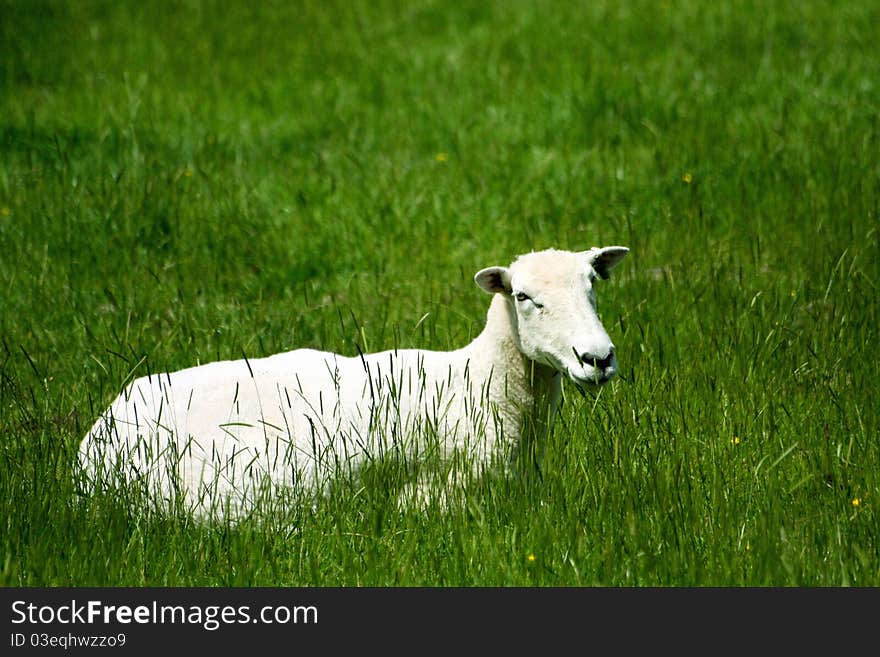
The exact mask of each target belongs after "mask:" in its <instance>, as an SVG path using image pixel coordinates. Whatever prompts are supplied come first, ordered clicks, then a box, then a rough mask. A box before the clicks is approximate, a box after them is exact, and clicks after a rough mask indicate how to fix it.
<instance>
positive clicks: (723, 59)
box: [0, 0, 880, 586]
mask: <svg viewBox="0 0 880 657" xmlns="http://www.w3.org/2000/svg"><path fill="white" fill-rule="evenodd" d="M878 42H880V6H878V5H877V4H876V3H869V2H830V1H828V2H820V1H805V2H797V3H781V2H759V1H757V0H754V1H748V0H737V1H731V2H719V3H705V2H698V1H697V0H669V1H666V2H647V1H634V2H610V1H607V2H606V1H604V0H600V1H597V2H589V3H577V2H501V1H498V2H454V3H452V2H450V3H443V2H431V1H420V2H410V3H394V2H359V3H349V2H338V3H337V2H324V1H322V2H302V3H285V2H249V3H245V2H241V3H231V2H229V3H227V2H208V1H205V2H199V1H198V0H192V1H189V2H180V3H172V2H149V3H135V2H118V1H114V2H109V1H107V2H78V3H63V2H47V1H31V0H21V1H19V0H0V311H2V312H0V331H2V342H0V500H2V502H0V504H2V513H0V520H2V525H0V584H3V585H5V586H19V585H28V586H58V585H133V586H140V585H158V586H165V585H180V586H189V585H196V586H202V585H219V586H239V585H260V586H265V585H272V586H299V585H403V586H408V585H432V586H433V585H465V586H470V585H503V586H505V585H539V586H545V585H565V586H567V585H611V586H630V585H636V586H643V585H661V586H679V585H687V586H715V585H721V586H741V585H751V586H766V585H778V586H819V585H822V586H825V585H827V586H840V585H855V586H878V585H880V440H878V438H880V395H878V379H877V377H878V364H880V347H878V343H880V328H878V326H880V304H878V286H880V231H878V228H880V213H878V206H880V163H878V162H880V158H878V155H880V54H878V51H877V49H876V44H877V43H878ZM606 244H624V245H627V246H629V247H630V248H631V249H632V253H631V254H630V257H629V258H627V259H626V260H625V261H624V262H623V263H622V264H621V266H620V267H619V268H618V269H617V270H615V275H614V276H613V277H612V280H611V281H609V282H607V283H604V284H603V286H602V289H601V290H600V291H599V304H600V311H601V313H602V317H603V321H604V324H605V326H606V328H607V329H608V331H609V333H610V334H611V336H612V339H613V340H614V341H615V343H616V345H617V347H618V350H619V359H620V368H621V374H620V376H619V377H618V378H617V380H615V381H614V382H613V384H611V385H609V386H607V387H605V388H603V389H602V390H601V392H600V393H595V394H588V395H587V396H586V397H582V396H581V395H578V394H574V391H573V390H572V389H571V388H567V390H566V392H567V393H568V394H567V395H566V398H565V402H564V405H563V406H562V409H561V412H560V415H559V417H558V418H557V423H556V427H555V431H554V433H553V435H552V436H551V439H550V444H549V447H548V450H547V457H546V461H545V463H544V464H543V468H542V475H543V476H542V478H540V479H536V478H530V479H528V480H519V479H516V478H492V479H487V480H486V481H484V482H481V483H479V484H477V485H475V486H473V487H472V488H471V489H469V491H468V497H469V501H468V504H467V505H466V506H465V507H463V508H453V509H451V510H450V511H449V512H448V513H445V514H442V513H425V512H419V511H407V512H401V511H398V509H397V508H396V506H395V504H394V501H393V497H391V496H389V495H388V494H387V493H386V491H385V489H384V488H383V486H382V473H381V472H378V473H367V475H368V476H366V477H365V485H364V486H363V487H362V488H357V487H352V488H349V489H344V490H342V491H341V492H339V493H338V494H335V495H333V496H331V497H329V498H327V499H324V500H322V501H321V502H320V503H319V504H318V505H317V507H316V508H315V509H312V508H310V507H309V508H302V509H291V510H289V515H290V516H292V517H293V518H294V520H295V530H291V526H290V524H289V523H288V522H287V521H285V522H284V523H275V522H266V523H264V524H259V523H256V522H246V523H244V524H242V525H240V526H236V527H231V526H228V525H214V526H205V525H199V524H197V523H194V522H193V521H192V520H191V519H188V518H187V517H186V516H180V517H170V518H169V517H166V518H159V517H155V516H153V515H150V514H145V513H140V512H139V511H138V509H137V508H134V509H132V508H130V507H129V506H128V505H126V504H124V503H123V502H122V501H120V500H114V499H113V497H112V496H105V497H96V498H94V499H86V500H82V501H81V502H77V497H76V495H75V494H74V492H75V489H74V484H73V474H72V473H73V464H74V462H75V452H76V448H77V445H78V443H79V441H80V440H81V438H82V436H83V435H84V434H85V432H86V431H87V429H88V428H89V426H90V425H91V423H92V421H93V420H94V418H95V416H96V414H97V413H98V412H99V411H100V410H102V409H103V408H104V406H105V405H106V404H107V403H108V402H109V401H110V400H111V399H112V397H113V396H114V395H115V393H116V392H117V391H118V390H119V388H120V386H121V385H122V383H123V382H124V381H125V380H127V378H128V377H129V376H131V375H132V374H137V375H140V374H146V373H147V372H148V371H151V372H156V371H166V370H173V369H177V368H181V367H185V366H189V365H193V364H195V363H197V362H203V363H204V362H207V361H211V360H215V359H227V358H239V357H241V355H242V354H246V355H248V356H249V357H256V356H263V355H268V354H271V353H274V352H278V351H283V350H288V349H292V348H294V347H300V346H307V347H314V348H319V349H325V350H332V351H337V352H340V353H344V354H346V355H354V354H356V350H357V346H360V347H362V348H366V349H368V350H374V351H375V350H379V349H385V348H391V347H413V346H418V347H425V348H433V349H449V348H455V347H459V346H462V345H464V344H465V343H466V342H468V341H469V340H470V339H471V338H473V337H474V336H475V335H476V334H477V333H478V331H479V330H480V329H481V328H482V325H483V322H484V318H485V311H486V308H487V306H488V300H489V298H488V297H487V296H486V295H485V294H483V293H482V292H481V291H480V290H479V289H478V288H477V287H476V286H475V285H474V283H473V280H472V276H473V274H474V272H476V271H477V270H478V269H480V268H482V267H486V266H489V265H495V264H502V265H505V264H508V263H509V262H510V261H511V260H512V258H513V257H514V256H515V255H517V254H519V253H523V252H527V251H530V250H533V249H540V248H546V247H550V246H555V247H559V248H565V249H572V250H580V249H586V248H589V247H590V246H593V245H606ZM373 475H375V476H373ZM287 520H289V518H288V519H287Z"/></svg>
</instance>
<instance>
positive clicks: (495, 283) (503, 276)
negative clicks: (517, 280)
mask: <svg viewBox="0 0 880 657" xmlns="http://www.w3.org/2000/svg"><path fill="white" fill-rule="evenodd" d="M474 281H475V282H476V283H477V285H479V286H480V287H481V288H483V290H484V291H486V292H488V293H489V294H496V293H499V292H503V293H504V294H510V292H511V287H510V272H509V271H507V268H506V267H486V269H481V270H480V271H478V272H477V273H476V275H475V276H474Z"/></svg>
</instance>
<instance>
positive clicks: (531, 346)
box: [79, 247, 626, 517]
mask: <svg viewBox="0 0 880 657" xmlns="http://www.w3.org/2000/svg"><path fill="white" fill-rule="evenodd" d="M625 253H626V249H625V248H623V247H606V248H605V249H595V248H594V249H592V250H590V251H586V252H581V253H571V252H566V251H555V250H548V251H542V252H537V253H530V254H527V255H525V256H521V257H520V258H518V259H517V260H516V261H515V262H514V263H513V265H511V266H510V267H509V268H503V267H492V268H488V269H485V270H482V271H481V272H479V273H478V274H477V275H476V277H475V278H476V281H477V283H478V284H479V285H480V286H481V287H483V289H484V290H486V291H488V292H492V293H494V297H493V299H492V303H491V304H490V306H489V311H488V315H487V320H486V326H485V328H484V330H483V331H482V332H481V333H480V335H479V336H477V338H476V339H475V340H474V341H473V342H471V343H470V344H469V345H467V346H465V347H463V348H461V349H458V350H455V351H449V352H440V351H427V350H419V349H402V350H392V351H383V352H379V353H373V354H366V355H363V356H360V355H358V356H354V357H344V356H340V355H338V354H334V353H328V352H322V351H316V350H312V349H297V350H295V351H288V352H285V353H280V354H276V355H273V356H269V357H266V358H259V359H253V360H244V359H241V360H234V361H221V362H214V363H209V364H205V365H200V366H197V367H192V368H189V369H184V370H180V371H177V372H173V373H163V374H157V375H152V376H149V377H142V378H139V379H136V380H135V381H133V382H132V383H131V384H130V385H128V386H127V387H126V388H125V390H124V391H123V393H122V394H120V395H119V396H118V397H117V398H116V399H115V400H114V401H113V402H112V404H111V405H110V407H109V408H108V409H107V410H106V411H105V412H104V413H103V414H102V415H101V416H100V417H99V418H98V420H97V421H96V422H95V424H94V426H93V427H92V429H91V430H90V431H89V433H88V434H87V435H86V437H85V438H84V440H83V442H82V444H81V446H80V451H79V456H80V463H81V465H82V467H83V470H84V472H85V474H86V480H87V482H89V483H90V484H95V483H97V482H99V481H103V482H104V483H105V484H118V483H135V482H137V483H140V484H143V486H144V489H145V490H146V492H147V493H148V494H149V495H150V496H152V497H153V498H154V499H156V500H158V501H162V502H167V501H174V500H177V501H182V502H183V503H184V504H186V505H187V506H188V507H189V508H190V509H191V510H192V511H193V512H195V513H197V514H199V515H209V516H213V517H221V516H223V515H230V516H235V515H238V514H239V513H243V512H246V511H247V510H248V509H249V508H251V506H252V504H253V501H254V499H255V496H256V494H257V491H258V490H266V488H265V487H266V486H267V485H268V487H269V489H270V490H271V489H273V488H274V489H278V488H294V487H295V488H298V489H299V490H304V491H314V492H319V491H322V490H326V487H327V485H328V484H330V483H331V482H332V481H333V480H334V479H335V478H336V477H338V476H340V475H350V474H355V473H356V472H357V471H358V470H359V469H360V468H361V466H363V465H364V464H365V463H366V462H368V461H371V460H373V459H379V458H383V457H385V456H387V455H389V454H393V455H394V456H399V457H404V458H407V459H414V460H417V459H418V458H419V456H420V455H421V454H423V453H424V452H425V450H426V447H427V443H426V437H427V436H431V437H433V439H434V440H435V441H437V442H436V444H437V445H438V446H439V451H440V456H441V457H442V458H444V459H450V458H452V457H453V456H455V455H464V456H466V457H467V459H468V462H469V463H470V467H471V469H472V470H473V472H475V473H477V474H479V473H480V472H481V471H482V470H483V469H484V468H486V467H487V466H489V465H490V464H491V463H492V462H493V460H495V459H498V458H499V457H500V458H502V459H509V458H511V457H512V456H513V455H514V454H515V451H516V447H517V446H518V445H519V444H520V442H521V441H522V440H523V439H525V438H526V437H528V438H532V439H534V440H536V441H538V443H540V442H542V441H543V439H544V438H545V437H546V434H547V432H548V431H549V430H550V428H551V424H552V420H553V416H554V414H555V412H556V406H557V403H558V400H559V396H560V391H561V378H562V377H561V376H560V374H564V375H566V377H567V378H569V379H570V380H572V381H573V382H574V383H575V384H577V385H590V384H593V383H604V382H606V381H607V380H609V379H610V378H611V377H613V376H614V374H615V373H616V358H615V356H614V346H613V344H612V343H611V341H610V338H609V337H608V335H607V333H606V332H605V329H604V328H603V327H602V325H601V323H600V322H599V319H598V316H597V314H596V309H595V298H594V296H593V290H592V282H593V280H594V279H595V278H596V277H603V278H604V277H607V272H608V270H609V269H610V268H611V267H613V266H614V265H616V264H617V262H618V261H619V260H620V258H622V257H623V255H624V254H625ZM527 434H531V435H528V436H527ZM441 494H442V491H441ZM432 495H433V493H432V492H431V491H430V490H429V488H428V486H427V485H426V484H425V482H418V481H416V482H413V483H412V485H411V486H410V487H409V488H408V489H407V490H405V491H404V494H403V496H402V498H406V499H408V500H412V499H416V500H418V501H419V502H421V503H425V502H427V501H428V500H429V499H430V498H431V497H432Z"/></svg>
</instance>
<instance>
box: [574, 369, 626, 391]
mask: <svg viewBox="0 0 880 657" xmlns="http://www.w3.org/2000/svg"><path fill="white" fill-rule="evenodd" d="M616 374H617V370H616V369H614V368H611V367H609V368H608V369H607V370H605V371H600V370H594V372H593V374H592V375H591V376H580V375H578V374H575V373H574V372H572V371H570V370H569V372H568V378H569V379H571V380H572V382H573V383H574V384H575V385H576V386H577V387H578V388H591V387H594V386H604V385H605V384H606V383H608V382H609V381H610V380H611V379H613V378H614V376H615V375H616Z"/></svg>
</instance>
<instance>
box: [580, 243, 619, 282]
mask: <svg viewBox="0 0 880 657" xmlns="http://www.w3.org/2000/svg"><path fill="white" fill-rule="evenodd" d="M627 253H629V249H628V248H626V247H625V246H603V247H602V248H601V249H600V248H598V247H595V246H594V247H593V248H592V249H590V250H589V251H587V257H588V258H589V260H590V264H591V265H592V266H593V269H594V270H596V273H597V274H598V275H599V277H600V278H608V276H609V275H610V273H611V270H612V269H614V268H615V267H616V266H617V264H618V263H619V262H620V261H621V260H623V256H625V255H626V254H627Z"/></svg>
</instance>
